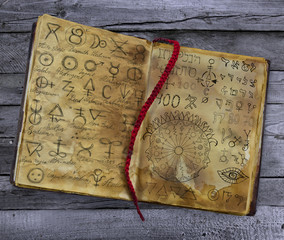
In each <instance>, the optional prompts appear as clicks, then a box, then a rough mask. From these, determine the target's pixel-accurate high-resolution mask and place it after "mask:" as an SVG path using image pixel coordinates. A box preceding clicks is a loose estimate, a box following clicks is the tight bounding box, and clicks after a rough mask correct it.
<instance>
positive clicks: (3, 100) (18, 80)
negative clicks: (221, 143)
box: [0, 71, 284, 105]
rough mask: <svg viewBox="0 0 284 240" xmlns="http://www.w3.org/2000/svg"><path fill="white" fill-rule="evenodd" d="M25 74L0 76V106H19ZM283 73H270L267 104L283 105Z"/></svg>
mask: <svg viewBox="0 0 284 240" xmlns="http://www.w3.org/2000/svg"><path fill="white" fill-rule="evenodd" d="M24 79H25V74H0V105H20V104H21V100H22V93H23V84H24V83H23V82H24ZM283 92H284V71H271V72H270V74H269V85H268V93H267V103H284V94H283Z"/></svg>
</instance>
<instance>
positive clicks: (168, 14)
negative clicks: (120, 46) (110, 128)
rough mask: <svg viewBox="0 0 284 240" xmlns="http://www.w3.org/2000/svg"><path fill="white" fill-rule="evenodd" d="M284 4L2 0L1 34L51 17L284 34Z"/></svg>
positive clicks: (124, 26) (120, 26) (117, 26)
mask: <svg viewBox="0 0 284 240" xmlns="http://www.w3.org/2000/svg"><path fill="white" fill-rule="evenodd" d="M283 8H284V4H283V1H277V0H272V1H268V0H266V1H251V0H250V1H247V0H246V1H245V0H242V1H233V0H222V1H220V0H210V1H208V0H207V1H206V0H198V1H197V0H195V1H187V0H179V1H178V2H175V1H169V0H167V1H151V0H146V1H139V0H135V1H131V0H124V1H112V2H111V3H109V2H108V1H100V2H96V3H94V2H93V1H91V0H85V1H80V2H77V1H75V2H74V1H67V0H64V1H47V0H45V1H33V2H30V1H28V0H24V1H21V2H20V3H19V2H17V4H15V1H3V3H2V4H0V13H1V27H0V31H2V32H8V31H9V32H15V31H17V32H19V31H29V30H30V26H31V24H32V23H33V22H34V21H36V19H37V17H38V16H39V15H42V14H44V13H48V14H51V15H54V16H57V17H62V18H65V19H68V20H71V21H75V22H79V23H84V24H86V25H90V26H97V27H105V28H107V29H111V30H120V31H121V30H123V31H135V30H143V31H148V30H160V29H167V30H171V29H188V30H251V31H255V30H261V31H283V30H284V24H283V23H284V16H283Z"/></svg>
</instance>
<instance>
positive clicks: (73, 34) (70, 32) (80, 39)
mask: <svg viewBox="0 0 284 240" xmlns="http://www.w3.org/2000/svg"><path fill="white" fill-rule="evenodd" d="M47 28H48V29H49V32H48V33H47V35H46V36H45V40H49V39H50V40H54V39H56V41H57V42H59V38H58V36H57V32H58V31H59V29H61V26H60V25H59V24H56V23H47ZM88 37H90V38H92V42H91V44H90V45H89V46H88V48H90V49H99V48H101V49H102V48H105V47H106V46H107V45H111V49H110V52H111V53H112V54H118V55H121V56H127V55H129V53H128V52H127V50H126V49H125V47H127V45H128V44H129V43H128V40H124V41H120V40H117V39H114V38H113V37H110V40H107V39H101V37H100V36H99V35H98V34H95V33H88V34H87V33H86V30H85V29H84V27H82V26H80V25H75V26H72V27H70V28H68V29H67V30H66V32H65V40H66V41H67V43H69V44H70V45H71V46H75V47H77V46H83V45H84V44H85V43H86V42H87V38H88ZM145 52H146V49H145V47H144V46H143V45H141V44H138V45H136V53H135V54H134V57H133V60H141V61H144V59H145Z"/></svg>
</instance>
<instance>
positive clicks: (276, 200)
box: [0, 176, 284, 210]
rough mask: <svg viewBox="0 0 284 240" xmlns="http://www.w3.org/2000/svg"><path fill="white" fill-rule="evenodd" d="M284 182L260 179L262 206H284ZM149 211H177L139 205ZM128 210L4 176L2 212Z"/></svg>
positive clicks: (114, 202)
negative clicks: (12, 181)
mask: <svg viewBox="0 0 284 240" xmlns="http://www.w3.org/2000/svg"><path fill="white" fill-rule="evenodd" d="M283 185H284V179H283V178H281V179H273V178H260V183H259V193H258V202H257V204H258V206H278V207H284V192H283V191H281V189H283V188H282V186H283ZM139 206H140V207H141V208H143V209H146V208H158V209H161V208H165V209H169V208H174V209H178V208H177V207H173V206H165V205H159V204H150V203H139ZM119 208H123V209H127V208H135V206H134V205H133V203H132V202H130V201H123V200H115V199H108V198H98V197H92V196H80V195H76V194H66V193H60V192H49V191H42V190H34V189H25V188H19V187H15V186H12V185H11V184H10V182H9V177H8V176H0V209H2V210H16V209H23V210H24V209H31V210H35V209H119Z"/></svg>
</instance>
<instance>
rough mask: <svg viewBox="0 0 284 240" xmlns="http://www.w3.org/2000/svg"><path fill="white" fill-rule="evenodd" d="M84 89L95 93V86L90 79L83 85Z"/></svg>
mask: <svg viewBox="0 0 284 240" xmlns="http://www.w3.org/2000/svg"><path fill="white" fill-rule="evenodd" d="M84 89H86V90H90V91H95V86H94V82H93V79H92V78H90V79H89V81H88V82H87V83H86V84H85V86H84Z"/></svg>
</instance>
